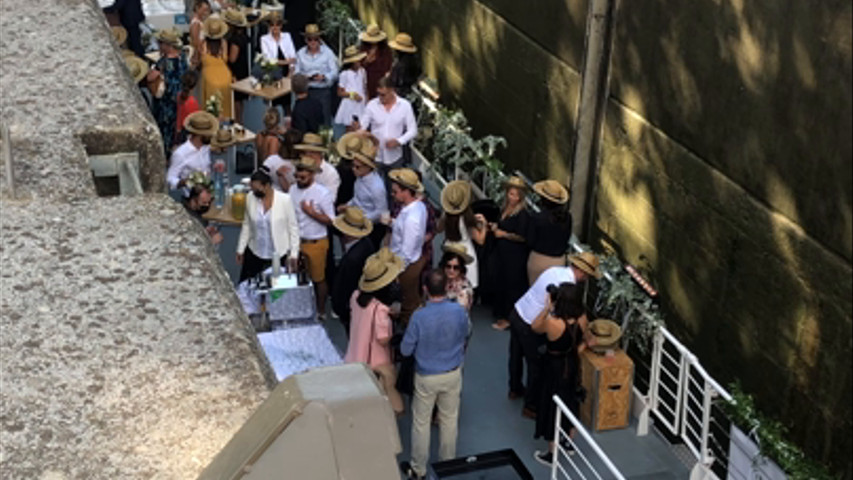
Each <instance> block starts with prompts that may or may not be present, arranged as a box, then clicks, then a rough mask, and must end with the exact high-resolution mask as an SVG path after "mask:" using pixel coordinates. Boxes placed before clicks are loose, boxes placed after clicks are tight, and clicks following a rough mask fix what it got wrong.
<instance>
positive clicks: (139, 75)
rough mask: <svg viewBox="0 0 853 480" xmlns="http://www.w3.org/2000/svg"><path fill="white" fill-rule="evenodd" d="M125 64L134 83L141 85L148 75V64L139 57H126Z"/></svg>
mask: <svg viewBox="0 0 853 480" xmlns="http://www.w3.org/2000/svg"><path fill="white" fill-rule="evenodd" d="M124 64H125V65H127V70H128V71H129V72H130V76H131V77H133V83H139V82H140V81H141V80H142V79H143V78H145V76H146V75H148V62H146V61H145V60H143V59H141V58H139V57H137V56H126V57H124Z"/></svg>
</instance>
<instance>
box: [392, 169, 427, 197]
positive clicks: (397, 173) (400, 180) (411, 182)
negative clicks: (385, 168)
mask: <svg viewBox="0 0 853 480" xmlns="http://www.w3.org/2000/svg"><path fill="white" fill-rule="evenodd" d="M388 178H390V179H391V181H392V182H394V183H397V184H399V185H400V186H403V187H406V188H410V189H412V190H414V191H415V192H417V193H420V192H423V191H424V186H423V184H422V183H421V180H420V179H419V178H418V174H417V173H415V171H414V170H412V169H411V168H395V169H394V170H391V171H390V172H388Z"/></svg>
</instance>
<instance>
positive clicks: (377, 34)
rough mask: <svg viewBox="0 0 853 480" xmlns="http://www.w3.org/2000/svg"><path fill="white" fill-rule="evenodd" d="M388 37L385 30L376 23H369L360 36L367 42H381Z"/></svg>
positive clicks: (359, 37) (360, 38)
mask: <svg viewBox="0 0 853 480" xmlns="http://www.w3.org/2000/svg"><path fill="white" fill-rule="evenodd" d="M387 38H388V34H386V33H385V32H383V31H382V30H381V29H380V28H379V25H377V24H375V23H373V24H370V25H368V26H367V29H366V30H365V31H363V32H361V35H359V36H358V39H359V40H361V41H362V42H366V43H379V42H381V41H382V40H386V39H387Z"/></svg>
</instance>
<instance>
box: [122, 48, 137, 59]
mask: <svg viewBox="0 0 853 480" xmlns="http://www.w3.org/2000/svg"><path fill="white" fill-rule="evenodd" d="M120 52H121V56H122V57H123V58H127V57H135V56H136V52H134V51H133V50H130V49H127V48H122V49H121V50H120Z"/></svg>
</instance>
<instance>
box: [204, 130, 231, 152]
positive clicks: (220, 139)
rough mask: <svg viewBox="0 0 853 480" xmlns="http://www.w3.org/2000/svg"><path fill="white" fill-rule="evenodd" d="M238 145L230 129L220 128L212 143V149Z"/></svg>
mask: <svg viewBox="0 0 853 480" xmlns="http://www.w3.org/2000/svg"><path fill="white" fill-rule="evenodd" d="M235 143H237V139H236V138H234V134H233V133H231V129H230V128H220V129H219V130H217V131H216V135H214V136H213V139H212V140H211V141H210V146H211V147H212V148H225V147H229V146H231V145H234V144H235Z"/></svg>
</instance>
